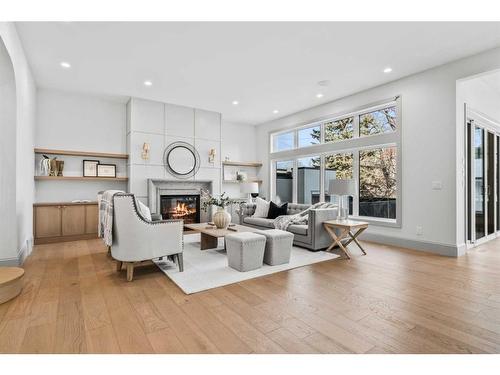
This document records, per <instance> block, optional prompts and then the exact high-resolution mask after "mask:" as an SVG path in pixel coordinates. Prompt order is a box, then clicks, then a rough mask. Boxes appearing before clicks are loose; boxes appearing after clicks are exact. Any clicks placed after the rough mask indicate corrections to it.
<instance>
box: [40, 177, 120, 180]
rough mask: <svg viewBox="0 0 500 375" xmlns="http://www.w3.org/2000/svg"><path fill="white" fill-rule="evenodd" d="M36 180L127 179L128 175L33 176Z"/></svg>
mask: <svg viewBox="0 0 500 375" xmlns="http://www.w3.org/2000/svg"><path fill="white" fill-rule="evenodd" d="M35 180H37V181H60V180H65V181H128V177H79V176H35Z"/></svg>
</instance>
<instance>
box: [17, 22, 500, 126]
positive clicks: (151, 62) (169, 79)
mask: <svg viewBox="0 0 500 375" xmlns="http://www.w3.org/2000/svg"><path fill="white" fill-rule="evenodd" d="M17 28H18V31H19V34H20V37H21V39H22V42H23V44H24V48H25V50H26V53H27V55H28V59H29V61H30V63H31V66H32V68H33V72H34V75H35V79H36V81H37V83H38V85H39V86H40V87H49V88H57V89H62V90H70V91H80V92H87V93H98V94H106V95H114V96H137V97H143V98H147V99H153V100H159V101H164V102H169V103H175V104H181V105H186V106H191V107H197V108H204V109H208V110H213V111H218V112H221V113H222V114H223V117H224V118H225V119H226V120H230V121H237V122H242V123H250V124H258V123H262V122H265V121H269V120H271V119H274V118H277V117H281V116H284V115H287V114H290V113H293V112H297V111H299V110H302V109H305V108H309V107H312V106H315V105H318V104H321V103H325V102H328V101H331V100H334V99H337V98H340V97H343V96H346V95H349V94H352V93H355V92H359V91H361V90H364V89H368V88H370V87H374V86H377V85H380V84H383V83H385V82H388V81H391V80H394V79H397V78H400V77H403V76H407V75H409V74H413V73H416V72H419V71H422V70H425V69H428V68H431V67H434V66H437V65H441V64H443V63H446V62H449V61H452V60H455V59H458V58H461V57H465V56H468V55H472V54H475V53H478V52H480V51H483V50H486V49H490V48H493V47H496V46H499V45H500V23H471V22H468V23H445V22H438V23H385V22H383V23H382V22H379V23H368V22H362V23H361V22H359V23H355V22H348V23H341V22H330V23H319V22H317V23H305V22H303V23H279V22H271V23H219V22H214V23H172V22H159V23H153V22H150V23H144V22H129V23H128V22H120V23H114V22H104V23H97V22H89V23H81V22H69V23H64V22H40V23H34V22H32V23H29V22H21V23H17ZM61 61H68V62H70V63H71V65H72V67H71V69H66V70H65V69H62V68H61V67H60V66H59V63H60V62H61ZM387 66H390V67H392V69H393V72H392V73H390V74H384V73H383V72H382V70H383V69H384V68H385V67H387ZM145 80H151V81H152V82H153V86H151V87H145V86H144V85H143V82H144V81H145ZM320 80H330V81H331V84H330V86H328V87H326V88H325V87H320V86H318V84H317V82H318V81H320ZM319 92H321V93H323V94H324V96H323V97H322V98H321V99H318V98H316V94H317V93H319ZM233 100H238V101H239V103H240V104H239V105H238V106H234V105H232V104H231V103H232V101H233ZM274 109H278V110H279V113H278V114H273V113H272V111H273V110H274Z"/></svg>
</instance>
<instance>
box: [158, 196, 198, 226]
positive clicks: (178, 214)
mask: <svg viewBox="0 0 500 375" xmlns="http://www.w3.org/2000/svg"><path fill="white" fill-rule="evenodd" d="M160 210H161V211H160V212H161V216H162V218H163V220H168V219H181V220H184V223H185V224H191V223H199V222H200V196H199V195H161V196H160Z"/></svg>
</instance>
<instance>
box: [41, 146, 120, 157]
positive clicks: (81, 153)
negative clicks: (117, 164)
mask: <svg viewBox="0 0 500 375" xmlns="http://www.w3.org/2000/svg"><path fill="white" fill-rule="evenodd" d="M35 154H48V155H67V156H90V157H94V158H112V159H128V155H127V154H113V153H106V152H92V151H70V150H52V149H48V148H35Z"/></svg>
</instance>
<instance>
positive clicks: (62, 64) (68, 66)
mask: <svg viewBox="0 0 500 375" xmlns="http://www.w3.org/2000/svg"><path fill="white" fill-rule="evenodd" d="M59 65H61V67H63V68H64V69H69V68H71V64H70V63H69V62H67V61H61V63H60V64H59Z"/></svg>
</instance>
